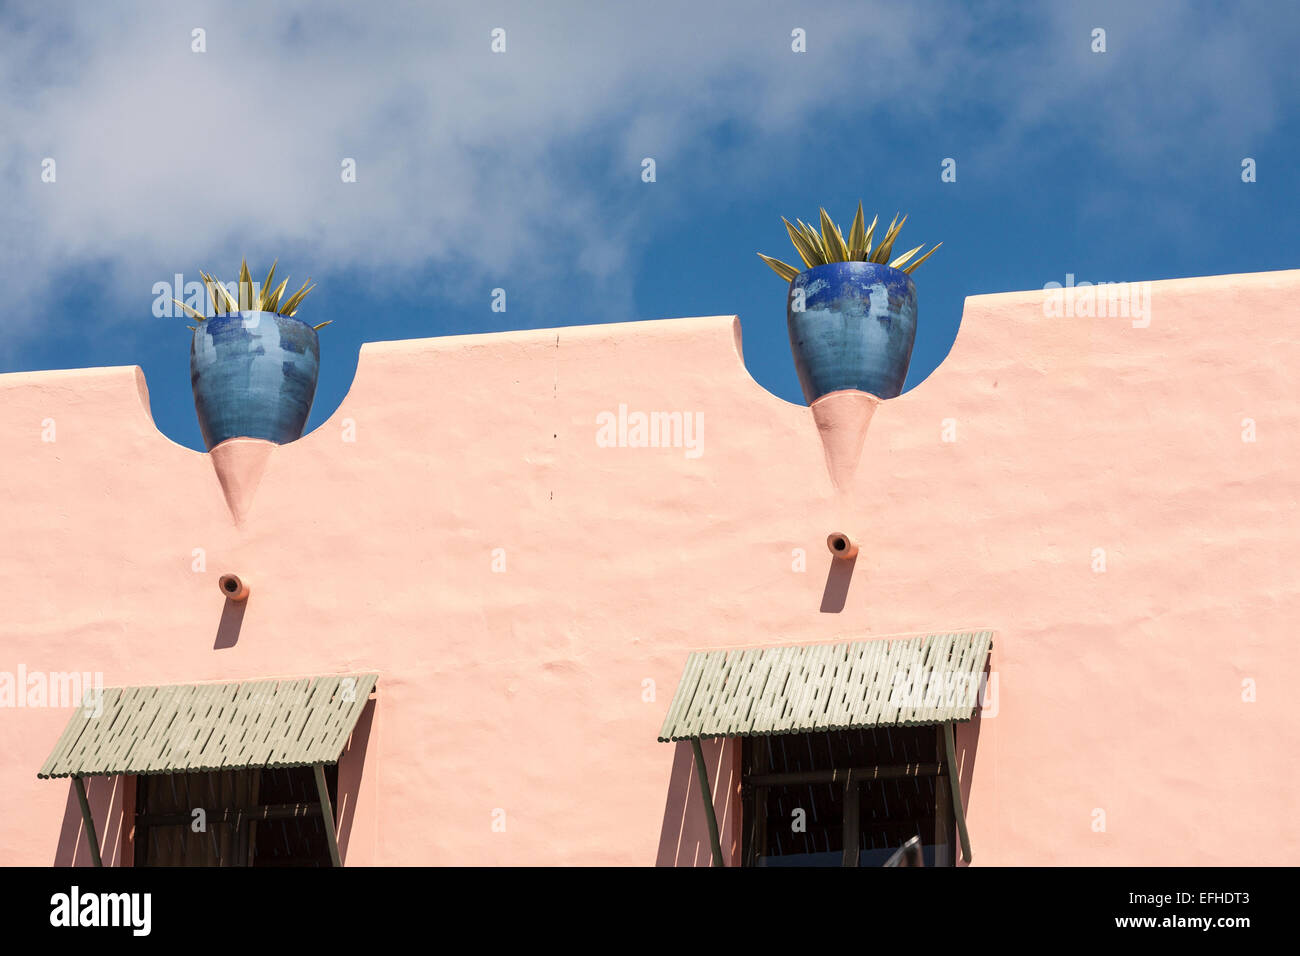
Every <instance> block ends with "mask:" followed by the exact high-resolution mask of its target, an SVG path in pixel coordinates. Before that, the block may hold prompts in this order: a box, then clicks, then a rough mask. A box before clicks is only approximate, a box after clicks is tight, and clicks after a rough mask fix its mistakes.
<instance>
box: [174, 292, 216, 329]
mask: <svg viewBox="0 0 1300 956" xmlns="http://www.w3.org/2000/svg"><path fill="white" fill-rule="evenodd" d="M172 301H173V302H175V303H176V304H177V305H179V306H180V307H181V308H182V309H184V310H185V313H186V314H187V315H188V316H189V317H190V318H192V319H198V320H199V321H200V322H206V321H207V318H208V317H207V316H206V315H204V314H203V313H202V312H200V311H199V310H198V309H196V308H194V306H192V305H186V304H185V303H184V302H182V301H181V300H180V299H177V298H173V299H172ZM186 328H190V329H192V328H194V326H192V325H188V326H186Z"/></svg>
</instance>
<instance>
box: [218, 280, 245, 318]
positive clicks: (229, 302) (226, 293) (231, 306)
mask: <svg viewBox="0 0 1300 956" xmlns="http://www.w3.org/2000/svg"><path fill="white" fill-rule="evenodd" d="M217 291H218V292H220V293H221V295H222V296H223V297H224V298H225V300H226V311H227V312H229V313H231V314H232V315H233V314H234V313H236V312H239V311H241V309H240V305H239V301H238V300H237V299H236V298H235V297H234V296H233V295H231V294H230V290H229V289H227V288H226V287H225V286H224V285H222V284H221V283H220V282H218V283H217Z"/></svg>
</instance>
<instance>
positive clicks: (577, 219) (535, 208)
mask: <svg viewBox="0 0 1300 956" xmlns="http://www.w3.org/2000/svg"><path fill="white" fill-rule="evenodd" d="M964 6H965V5H964V4H959V3H945V4H890V3H844V4H839V5H824V4H819V5H816V7H815V9H814V8H809V9H808V10H801V9H800V8H798V7H790V6H787V5H777V6H772V7H758V6H756V5H755V4H752V3H736V4H718V3H682V4H677V5H673V4H665V3H658V2H657V3H652V4H643V5H640V4H638V5H634V4H631V3H594V2H593V3H587V4H556V3H545V4H519V5H516V6H514V7H513V8H499V9H498V8H494V9H493V11H492V12H487V11H484V10H481V9H479V8H478V5H476V4H456V3H449V4H446V5H441V6H437V7H435V6H433V5H431V4H427V3H418V4H417V3H411V4H404V5H400V4H388V3H385V4H374V3H357V2H355V0H346V2H343V0H340V2H324V0H318V2H311V3H307V2H283V0H282V2H277V3H274V4H268V3H261V2H259V3H219V4H212V3H199V4H195V5H192V6H189V7H187V8H185V9H183V10H178V9H177V5H175V4H171V3H165V4H164V3H158V4H131V5H128V4H111V5H109V4H100V5H93V6H92V5H86V4H81V5H77V6H75V7H72V6H69V7H67V8H62V12H60V8H57V7H53V6H51V5H49V4H38V3H29V4H26V5H24V4H18V5H10V6H8V7H6V11H7V12H5V13H3V14H0V37H2V38H3V42H4V47H5V49H6V56H5V58H4V60H3V62H0V129H4V130H6V131H7V132H8V133H9V135H8V136H7V137H6V138H5V139H4V140H3V141H0V171H2V172H3V174H4V177H5V178H4V180H3V183H2V184H0V199H2V200H3V203H2V205H3V208H4V210H5V216H6V221H5V225H4V230H3V238H0V243H2V244H3V245H0V250H2V251H3V261H2V262H0V282H3V283H4V284H5V287H6V289H7V290H8V292H7V295H6V301H7V302H8V303H13V302H15V301H27V302H31V301H39V300H40V296H41V295H42V293H43V290H44V287H45V286H46V284H47V283H50V282H52V281H55V280H56V278H57V277H58V276H59V274H60V270H70V271H75V273H76V274H77V275H78V276H79V277H81V278H82V279H87V278H89V277H91V276H93V277H95V281H102V282H104V283H106V284H108V285H109V286H110V292H109V293H108V294H109V295H110V301H113V298H112V297H114V296H115V297H116V301H117V302H118V303H119V304H126V305H128V306H129V308H131V309H134V310H138V311H143V308H144V306H142V305H141V303H144V302H147V301H148V299H149V298H151V296H150V295H149V289H150V287H151V285H152V283H153V282H155V281H157V280H159V279H164V278H168V277H170V274H171V272H173V271H175V270H183V271H185V272H186V273H190V274H192V273H193V272H194V271H195V270H196V269H198V268H199V267H201V266H202V267H213V268H217V269H228V268H229V266H228V265H226V264H227V263H231V262H237V261H238V257H239V256H240V255H241V254H247V255H248V256H249V257H250V259H252V260H255V262H257V263H263V264H264V263H265V262H268V261H269V259H270V257H271V256H272V255H281V256H283V255H285V251H286V250H293V252H294V253H295V258H297V259H298V260H299V261H304V262H308V261H309V262H311V263H312V267H313V271H314V274H315V275H317V276H318V277H319V276H320V275H321V274H324V273H326V272H328V271H330V270H344V269H357V270H359V271H362V272H363V273H365V274H370V275H373V276H375V277H376V279H379V280H382V281H385V282H388V281H393V280H394V279H395V280H397V281H401V280H402V279H403V277H409V276H410V275H411V274H413V273H414V272H416V271H418V270H422V269H426V268H427V267H429V266H430V265H431V264H442V263H445V264H447V265H448V267H449V269H448V275H449V276H451V277H452V278H451V279H450V280H449V281H451V282H452V283H455V284H459V283H465V284H468V283H471V282H472V281H473V278H474V277H475V276H477V275H480V274H484V273H487V274H490V273H491V272H492V270H493V269H496V268H499V267H500V266H501V264H502V263H506V262H509V263H511V264H512V268H523V269H533V270H536V271H537V272H538V273H542V274H553V273H556V272H557V270H566V271H567V272H569V273H576V274H575V275H574V278H575V279H576V280H578V281H589V282H595V283H603V284H606V285H609V286H615V287H617V286H619V285H620V284H621V285H624V286H626V284H627V281H628V280H627V277H626V272H627V263H628V261H629V256H631V255H632V254H634V252H635V249H636V247H637V245H638V244H639V243H641V242H644V241H645V236H646V234H647V228H646V225H647V224H646V223H628V222H620V221H618V217H615V216H611V215H610V214H609V211H608V201H607V200H608V196H609V193H610V190H611V188H612V187H613V186H616V185H617V184H619V183H622V182H623V181H624V180H626V181H627V182H630V183H638V182H639V172H640V159H641V157H642V156H646V155H649V156H653V157H655V158H656V160H657V161H658V163H659V176H660V183H661V184H662V183H663V182H664V181H665V177H669V178H670V181H671V177H676V178H677V180H678V182H680V180H681V179H682V178H684V176H685V172H684V171H683V170H682V169H680V168H674V167H673V164H672V161H673V159H674V157H675V156H677V155H678V154H680V153H681V152H682V151H683V150H684V149H685V148H686V147H688V146H691V145H692V144H695V143H698V141H699V140H700V139H701V138H702V137H708V136H710V135H711V133H712V132H713V131H714V130H716V129H718V128H720V127H721V126H723V125H724V124H732V125H733V126H735V128H737V129H739V130H740V131H741V134H742V140H743V143H742V145H741V146H738V147H735V148H734V149H733V153H732V155H731V156H730V158H729V159H730V160H731V161H729V162H728V163H726V164H722V163H720V164H719V168H717V169H712V170H696V169H692V170H690V171H689V176H690V179H691V181H692V184H693V185H692V187H691V189H694V190H696V191H697V194H698V191H700V190H706V189H711V188H728V189H737V190H739V189H741V188H742V187H757V186H759V185H760V184H763V181H764V180H765V179H770V178H771V177H772V176H774V175H778V174H779V175H781V176H783V177H788V175H789V174H788V172H786V171H784V167H782V166H780V165H779V164H778V162H777V157H781V156H792V155H797V146H798V144H799V143H800V142H801V141H802V142H806V141H807V139H808V138H809V137H815V136H816V135H817V122H818V121H819V118H825V117H827V116H829V117H830V118H831V119H832V121H833V120H834V119H835V116H836V113H837V112H841V111H842V112H845V113H846V114H847V115H852V116H857V117H862V116H866V115H869V114H870V112H871V111H872V110H877V109H879V110H899V111H906V112H908V113H914V114H915V115H916V116H917V117H919V118H920V120H921V121H928V122H934V123H941V122H943V121H944V117H945V116H946V115H948V113H949V112H950V111H953V110H957V109H958V108H960V107H961V106H962V105H963V104H964V103H969V102H982V103H985V104H994V106H995V109H996V111H997V112H998V114H999V115H1000V116H1001V117H1002V123H1001V128H1000V129H999V130H998V131H997V136H996V138H995V140H993V139H991V141H990V143H989V147H990V149H1009V148H1015V145H1016V144H1018V143H1022V142H1024V141H1025V140H1026V138H1027V137H1029V136H1030V135H1031V133H1032V131H1033V129H1034V128H1035V127H1036V126H1038V125H1040V124H1043V123H1049V122H1052V121H1053V118H1055V119H1056V120H1058V121H1059V119H1060V117H1062V116H1066V117H1068V111H1069V110H1070V109H1071V106H1072V104H1073V103H1076V102H1078V101H1080V99H1081V98H1085V99H1087V100H1088V101H1089V102H1092V101H1094V100H1095V98H1097V97H1101V98H1108V97H1109V98H1112V99H1113V101H1114V102H1115V104H1116V115H1115V130H1116V132H1117V134H1118V136H1119V138H1120V139H1123V138H1124V137H1128V138H1130V139H1135V140H1139V141H1143V142H1145V143H1146V147H1150V148H1155V146H1154V145H1153V143H1152V141H1151V139H1150V131H1149V130H1144V128H1143V124H1142V122H1141V121H1140V118H1139V117H1134V116H1132V115H1129V114H1125V113H1124V112H1123V109H1122V106H1123V102H1124V91H1123V90H1122V89H1118V90H1117V89H1115V87H1114V85H1113V80H1111V81H1109V85H1108V81H1107V79H1106V78H1105V76H1100V75H1095V74H1094V73H1090V72H1089V71H1090V70H1092V69H1093V68H1094V67H1095V65H1096V64H1094V63H1091V62H1089V61H1087V60H1086V58H1085V57H1086V54H1073V53H1072V54H1070V56H1069V57H1067V58H1065V59H1064V60H1063V59H1062V57H1061V56H1060V50H1061V49H1067V50H1073V49H1075V47H1074V46H1073V45H1072V44H1073V41H1071V40H1068V38H1067V39H1064V40H1063V39H1062V37H1061V35H1060V34H1061V32H1062V31H1075V30H1078V29H1081V21H1078V18H1077V17H1074V16H1072V15H1070V14H1068V13H1059V14H1055V15H1053V17H1052V19H1050V20H1048V21H1047V22H1046V23H1037V24H1031V25H1030V27H1029V29H1028V32H1026V33H1024V35H1019V36H1018V35H1015V34H1014V33H1007V32H1003V33H1001V34H998V33H996V32H991V31H992V30H993V28H992V26H991V24H990V21H988V20H987V19H985V20H981V19H977V18H975V17H974V16H973V15H972V14H969V13H966V12H964ZM992 9H993V10H995V11H996V10H997V9H999V8H997V7H993V8H992ZM1154 9H1155V10H1156V14H1151V13H1146V14H1142V15H1138V14H1132V13H1129V12H1126V8H1125V6H1124V5H1122V4H1121V5H1117V6H1116V7H1115V8H1114V10H1113V11H1111V12H1110V13H1108V14H1107V16H1108V17H1109V18H1110V19H1109V20H1108V21H1107V22H1108V23H1114V24H1115V26H1114V27H1112V28H1111V30H1112V32H1111V40H1110V42H1111V44H1112V48H1113V49H1115V50H1116V56H1120V55H1131V45H1132V44H1134V43H1144V44H1146V53H1145V59H1144V60H1143V61H1142V63H1141V65H1140V66H1139V67H1138V68H1137V72H1136V73H1135V74H1133V75H1135V76H1137V77H1138V78H1139V79H1141V80H1142V81H1143V82H1151V83H1157V82H1158V79H1159V77H1160V75H1161V73H1160V71H1162V70H1164V71H1166V73H1167V72H1168V70H1169V69H1170V64H1171V63H1175V62H1182V58H1183V57H1200V58H1201V62H1205V63H1208V64H1210V65H1211V67H1212V70H1213V72H1214V73H1215V74H1216V76H1217V75H1218V74H1221V73H1222V72H1223V71H1224V70H1226V69H1227V63H1228V62H1233V61H1235V60H1236V59H1237V58H1239V57H1241V56H1243V55H1249V51H1243V50H1242V49H1240V47H1241V45H1242V44H1243V43H1244V42H1245V39H1244V38H1246V37H1247V34H1246V33H1245V32H1244V28H1242V27H1233V26H1232V25H1233V24H1234V23H1235V21H1233V20H1230V19H1225V20H1224V21H1222V22H1221V23H1220V24H1218V26H1219V27H1220V28H1222V29H1224V30H1226V31H1227V32H1226V35H1218V36H1215V35H1213V31H1211V35H1208V36H1207V35H1206V33H1205V31H1204V28H1203V27H1198V26H1196V25H1195V24H1193V23H1192V22H1191V21H1190V19H1189V18H1187V17H1185V16H1184V15H1182V14H1180V13H1178V12H1177V9H1178V8H1177V7H1176V6H1175V5H1170V4H1164V3H1161V4H1157V5H1155V7H1154ZM1085 19H1086V18H1085ZM1126 23H1127V24H1131V25H1133V26H1134V30H1133V31H1131V32H1130V35H1128V36H1125V35H1124V26H1125V24H1126ZM1225 24H1226V26H1225ZM498 26H499V27H504V28H505V29H506V31H507V52H506V53H505V54H500V55H493V54H492V53H490V51H489V41H490V37H489V32H490V30H491V29H492V28H493V27H498ZM795 26H800V27H803V28H804V29H806V30H807V32H808V47H809V52H808V53H807V54H805V55H799V56H797V55H795V54H792V53H791V52H790V30H791V29H792V28H793V27H795ZM194 27H203V28H204V29H206V31H207V52H206V53H204V54H196V53H192V52H191V50H190V42H191V41H190V31H191V29H192V28H194ZM1162 30H1163V31H1164V32H1163V33H1162V32H1161V31H1162ZM1062 44H1064V46H1062ZM1077 48H1078V49H1079V50H1082V51H1086V42H1085V40H1084V39H1083V38H1080V39H1079V41H1078V46H1077ZM1121 48H1122V49H1127V50H1130V53H1128V54H1121V53H1120V52H1119V51H1120V49H1121ZM1225 61H1226V62H1225ZM1216 63H1217V64H1219V65H1218V66H1214V64H1216ZM1027 77H1028V78H1031V80H1032V79H1034V78H1037V79H1038V80H1039V81H1038V82H1032V81H1031V82H1025V79H1026V78H1027ZM1172 92H1173V91H1172V90H1166V91H1165V92H1164V95H1163V97H1162V99H1161V100H1160V101H1159V102H1160V106H1161V108H1162V109H1167V110H1169V111H1170V112H1171V114H1174V113H1179V111H1180V110H1182V109H1184V107H1183V106H1182V105H1181V104H1180V102H1179V101H1178V100H1177V98H1176V97H1175V96H1173V95H1171V94H1172ZM1194 93H1195V94H1196V95H1197V96H1198V97H1200V98H1203V99H1204V100H1205V101H1206V102H1205V104H1204V105H1205V108H1206V109H1207V110H1209V111H1211V113H1212V115H1215V116H1218V117H1221V118H1225V122H1231V123H1233V124H1236V125H1237V126H1240V127H1242V128H1247V129H1249V128H1264V127H1266V126H1267V125H1268V124H1269V123H1270V122H1272V116H1273V110H1274V107H1273V106H1272V94H1271V93H1270V92H1267V91H1265V92H1264V93H1262V94H1261V93H1260V91H1258V90H1257V91H1256V94H1258V95H1254V96H1249V95H1246V93H1244V92H1243V90H1242V89H1241V88H1240V84H1238V83H1237V82H1236V81H1234V80H1232V79H1230V78H1224V77H1222V76H1218V78H1215V76H1207V77H1205V78H1204V80H1203V82H1200V83H1197V84H1196V86H1195V89H1194ZM1089 98H1090V99H1089ZM1180 115H1181V114H1180ZM1157 132H1158V131H1157ZM1144 136H1145V137H1147V139H1146V140H1144V139H1143V137H1144ZM863 139H864V155H866V156H868V157H875V159H874V160H873V161H875V162H887V161H888V158H889V144H888V143H882V144H876V143H872V142H870V139H871V135H870V129H869V128H864V132H863ZM1146 147H1144V148H1146ZM46 156H50V157H53V158H54V159H55V160H56V162H57V164H58V182H57V184H54V185H50V184H44V183H41V182H40V178H39V173H40V161H41V159H42V158H43V157H46ZM344 157H352V158H354V159H356V161H357V164H358V182H357V183H356V184H344V183H342V182H341V181H340V178H339V169H340V161H341V160H342V159H343V158H344ZM935 162H936V175H937V168H938V167H937V162H938V158H936V160H935ZM638 188H639V187H638ZM646 188H656V187H646ZM691 189H684V188H679V187H678V186H676V185H675V186H674V187H673V188H662V186H660V192H659V193H658V194H656V199H657V201H658V203H659V208H660V209H661V210H662V214H663V215H665V216H667V217H672V216H685V215H686V214H688V213H689V205H688V203H689V199H690V196H691V195H692V193H691ZM623 291H624V292H626V288H624V289H623ZM3 308H4V313H3V315H4V318H3V325H0V346H2V345H4V344H5V343H8V344H10V345H12V344H13V343H15V342H17V341H21V339H22V336H23V335H24V334H28V333H30V332H31V331H32V330H33V328H34V323H35V322H36V321H38V320H39V319H40V314H39V309H36V310H33V309H24V310H21V311H19V310H14V309H12V308H11V307H8V306H6V307H3ZM24 323H26V325H24Z"/></svg>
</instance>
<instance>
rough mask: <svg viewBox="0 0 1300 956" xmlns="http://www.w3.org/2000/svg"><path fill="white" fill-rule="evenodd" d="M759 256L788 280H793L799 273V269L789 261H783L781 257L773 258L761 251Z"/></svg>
mask: <svg viewBox="0 0 1300 956" xmlns="http://www.w3.org/2000/svg"><path fill="white" fill-rule="evenodd" d="M758 257H759V258H760V259H762V260H763V261H764V262H766V263H767V264H768V266H770V267H771V269H772V271H773V272H775V273H776V274H777V275H779V276H780V277H781V278H782V279H784V280H785V281H786V282H793V281H794V279H795V276H797V275H798V274H799V270H798V269H796V268H795V267H794V266H792V265H790V264H789V263H787V262H782V261H781V260H780V259H773V258H772V257H771V256H765V255H763V253H761V252H760V253H759V254H758Z"/></svg>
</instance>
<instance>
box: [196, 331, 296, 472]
mask: <svg viewBox="0 0 1300 956" xmlns="http://www.w3.org/2000/svg"><path fill="white" fill-rule="evenodd" d="M319 370H320V340H319V339H318V338H317V337H316V331H315V330H314V329H313V328H312V327H311V326H310V325H308V324H307V323H306V322H303V321H300V320H299V319H293V318H290V317H288V316H286V315H276V314H274V313H272V312H240V313H238V314H234V315H217V316H213V317H212V318H210V319H208V320H207V321H206V322H204V323H203V324H202V325H200V326H199V327H198V329H197V330H196V331H195V333H194V339H193V341H192V342H191V343H190V385H191V386H192V387H193V389H194V408H195V410H196V411H197V412H198V415H199V428H200V429H201V430H202V431H203V442H204V444H205V445H207V447H208V450H209V451H210V450H211V449H212V448H213V447H214V446H216V445H219V444H221V443H222V442H223V441H225V440H226V439H227V438H265V439H266V440H268V441H273V442H276V443H277V444H281V445H283V444H285V443H286V442H291V441H295V440H297V439H299V438H301V437H302V430H303V428H304V427H305V426H306V424H307V415H308V413H309V412H310V411H311V403H312V399H313V398H315V396H316V376H317V373H318V372H319Z"/></svg>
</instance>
